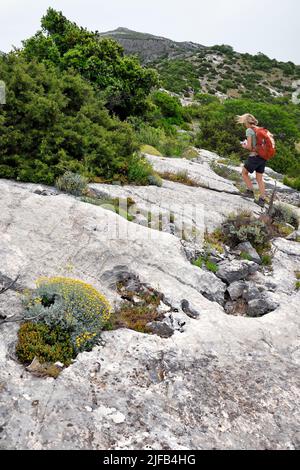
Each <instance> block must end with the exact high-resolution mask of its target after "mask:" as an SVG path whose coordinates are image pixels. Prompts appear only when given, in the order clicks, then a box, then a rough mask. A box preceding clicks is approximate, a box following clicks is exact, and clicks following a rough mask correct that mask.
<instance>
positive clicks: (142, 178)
mask: <svg viewBox="0 0 300 470" xmlns="http://www.w3.org/2000/svg"><path fill="white" fill-rule="evenodd" d="M151 175H153V168H152V166H151V165H150V163H149V162H148V161H147V160H146V159H145V158H143V157H141V156H140V155H138V154H136V155H133V156H132V158H131V159H130V161H129V166H128V180H129V182H134V183H135V184H138V185H148V184H149V176H151Z"/></svg>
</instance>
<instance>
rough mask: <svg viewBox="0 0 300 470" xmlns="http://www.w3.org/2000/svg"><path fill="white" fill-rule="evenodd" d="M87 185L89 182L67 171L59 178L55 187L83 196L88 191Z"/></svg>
mask: <svg viewBox="0 0 300 470" xmlns="http://www.w3.org/2000/svg"><path fill="white" fill-rule="evenodd" d="M87 183H88V180H87V179H86V178H84V177H83V176H81V175H78V174H76V173H72V172H71V171H67V172H66V173H64V174H63V175H61V176H59V177H58V178H57V180H56V183H55V185H56V187H57V189H59V190H60V191H65V192H66V193H69V194H73V195H74V196H81V195H82V194H84V193H85V192H86V191H87V189H88V187H87Z"/></svg>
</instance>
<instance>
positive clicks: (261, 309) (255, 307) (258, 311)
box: [247, 293, 279, 317]
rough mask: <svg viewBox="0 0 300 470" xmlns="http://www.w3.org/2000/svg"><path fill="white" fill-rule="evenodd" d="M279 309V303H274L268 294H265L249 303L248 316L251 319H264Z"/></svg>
mask: <svg viewBox="0 0 300 470" xmlns="http://www.w3.org/2000/svg"><path fill="white" fill-rule="evenodd" d="M278 307H279V302H276V301H274V300H273V299H272V298H271V297H270V296H269V295H268V293H264V294H261V295H260V296H258V297H256V298H253V299H252V300H250V301H249V302H248V308H247V315H248V316H249V317H262V316H263V315H266V314H267V313H270V312H273V311H274V310H276V309H277V308H278Z"/></svg>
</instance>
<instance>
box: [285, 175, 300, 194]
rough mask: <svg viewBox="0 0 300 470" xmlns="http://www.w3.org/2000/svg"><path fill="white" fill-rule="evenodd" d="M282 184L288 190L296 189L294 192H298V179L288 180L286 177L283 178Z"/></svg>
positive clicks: (299, 185)
mask: <svg viewBox="0 0 300 470" xmlns="http://www.w3.org/2000/svg"><path fill="white" fill-rule="evenodd" d="M283 183H284V184H285V185H286V186H290V188H293V189H296V191H300V177H298V178H289V177H288V176H285V177H284V179H283Z"/></svg>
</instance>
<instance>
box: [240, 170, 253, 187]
mask: <svg viewBox="0 0 300 470" xmlns="http://www.w3.org/2000/svg"><path fill="white" fill-rule="evenodd" d="M242 176H243V180H244V181H245V183H246V186H247V188H248V189H249V190H250V191H253V184H252V181H251V178H250V176H249V172H248V170H247V169H246V168H245V167H244V168H243V172H242Z"/></svg>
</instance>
